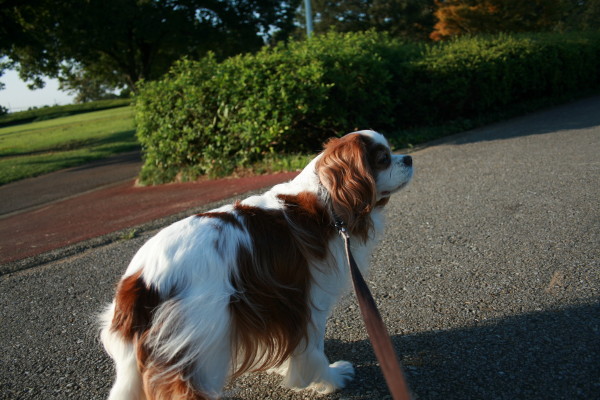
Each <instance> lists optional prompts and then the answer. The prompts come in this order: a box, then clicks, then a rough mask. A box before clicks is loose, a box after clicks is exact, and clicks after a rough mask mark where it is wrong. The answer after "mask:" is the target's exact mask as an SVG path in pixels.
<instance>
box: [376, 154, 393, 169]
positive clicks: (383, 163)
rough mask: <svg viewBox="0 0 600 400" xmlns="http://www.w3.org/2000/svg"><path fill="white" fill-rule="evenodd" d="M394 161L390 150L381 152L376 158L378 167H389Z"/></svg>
mask: <svg viewBox="0 0 600 400" xmlns="http://www.w3.org/2000/svg"><path fill="white" fill-rule="evenodd" d="M391 162H392V158H391V157H390V154H389V153H388V152H383V151H381V152H379V154H378V155H377V158H376V159H375V164H376V165H377V167H378V168H387V167H388V166H389V165H390V163H391Z"/></svg>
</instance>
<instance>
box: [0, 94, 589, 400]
mask: <svg viewBox="0 0 600 400" xmlns="http://www.w3.org/2000/svg"><path fill="white" fill-rule="evenodd" d="M413 157H414V160H415V166H416V169H417V170H416V175H415V180H414V183H413V184H412V185H411V186H410V187H409V188H408V189H406V190H405V191H403V192H401V193H399V194H397V195H396V196H395V197H393V199H392V201H391V202H390V204H389V205H388V215H389V224H388V229H387V235H386V237H385V239H384V241H383V242H382V244H381V246H380V248H379V250H378V252H377V253H376V255H375V256H374V257H373V272H372V274H371V276H370V277H369V282H370V285H371V287H372V290H373V292H374V295H375V297H376V299H377V300H378V303H379V305H380V308H381V311H382V315H383V317H384V319H385V320H386V322H387V324H388V328H389V330H390V333H391V334H392V336H393V340H394V343H395V346H396V349H397V350H398V352H399V354H400V358H401V361H402V363H403V365H404V366H405V369H406V373H407V376H408V380H409V385H410V386H411V388H412V390H413V391H414V394H415V398H416V399H444V400H447V399H460V400H464V399H582V400H583V399H586V400H587V399H598V398H600V373H599V371H600V367H599V366H600V306H599V295H600V265H599V264H600V200H599V199H600V97H593V98H589V99H585V100H581V101H578V102H575V103H573V104H569V105H566V106H562V107H557V108H554V109H551V110H548V111H544V112H539V113H536V114H533V115H529V116H525V117H522V118H517V119H513V120H510V121H507V122H504V123H499V124H495V125H493V126H490V127H486V128H484V129H479V130H476V131H473V132H469V133H467V134H464V135H460V136H456V137H453V138H450V139H448V140H445V141H443V142H440V143H438V144H436V145H434V146H431V147H428V148H426V149H424V150H420V151H417V152H415V153H414V154H413ZM149 234H150V232H148V233H145V234H144V235H142V237H139V238H135V239H132V240H123V241H116V242H114V243H112V244H109V245H106V246H103V247H100V248H96V249H93V250H90V251H87V252H84V253H82V254H79V255H77V256H71V257H68V258H65V259H63V260H60V261H56V262H52V263H48V264H45V265H43V266H40V267H36V268H33V269H29V270H27V271H22V272H17V273H13V274H9V275H4V276H3V277H0V318H1V320H0V342H1V343H2V353H1V355H0V399H67V398H75V399H103V398H105V396H106V394H107V391H108V389H109V387H110V384H111V379H112V373H113V372H112V365H111V364H110V362H109V360H108V358H107V357H106V356H105V355H104V354H103V353H102V351H101V349H100V346H99V344H98V343H97V341H96V331H95V327H94V314H95V313H97V312H98V311H99V310H100V308H101V307H102V305H103V304H104V303H105V302H108V301H109V300H110V298H111V296H112V292H113V289H114V285H115V282H116V280H117V279H118V277H119V275H120V274H121V273H122V271H123V270H124V268H125V266H126V264H127V262H128V260H129V259H130V257H131V256H132V255H133V254H134V252H135V251H136V250H137V248H138V247H139V246H140V245H141V244H142V243H143V242H144V241H145V240H147V238H148V235H149ZM326 349H327V352H328V354H329V356H330V359H331V360H337V359H347V360H349V361H352V362H353V363H354V364H355V366H356V370H357V376H356V379H355V380H354V381H353V382H352V383H351V384H350V385H349V387H348V388H347V389H345V390H343V391H341V392H339V393H336V394H333V395H330V396H327V397H324V398H325V399H339V400H341V399H348V400H349V399H352V400H357V399H386V398H389V397H386V396H387V392H386V388H385V384H384V383H383V380H382V378H381V375H380V372H379V370H378V368H377V365H376V361H375V358H374V356H373V354H372V352H371V350H370V346H369V344H368V342H367V341H366V340H365V333H364V329H363V327H362V322H361V320H360V316H359V312H358V310H357V308H356V306H355V303H354V300H353V298H352V297H351V296H346V297H345V298H344V299H343V301H342V302H341V304H340V305H339V307H337V308H336V310H335V312H334V315H333V317H332V319H331V320H330V322H329V325H328V331H327V343H326ZM278 381H279V378H277V377H276V376H270V375H265V374H261V375H252V376H249V377H246V378H243V379H241V380H239V381H237V382H236V383H234V384H233V385H231V386H230V387H229V388H228V392H227V396H226V398H227V399H256V400H258V399H261V400H263V399H298V400H299V399H312V398H317V397H316V396H313V395H310V394H306V393H294V392H291V391H288V390H285V389H281V388H279V387H278V385H277V383H278Z"/></svg>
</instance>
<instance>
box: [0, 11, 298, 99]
mask: <svg viewBox="0 0 600 400" xmlns="http://www.w3.org/2000/svg"><path fill="white" fill-rule="evenodd" d="M294 1H296V3H293V2H281V1H278V0H0V26H1V27H2V28H0V43H2V44H1V45H0V55H5V56H8V58H9V59H10V61H11V63H12V64H13V65H16V66H17V68H18V70H19V74H20V76H21V77H22V78H23V79H24V80H27V81H30V82H32V84H31V86H33V87H41V86H43V82H42V80H41V76H50V77H59V78H61V79H62V81H63V82H67V86H68V85H70V87H71V88H72V87H74V86H73V85H74V84H75V83H76V81H77V80H73V78H74V77H75V76H79V77H82V76H86V77H87V80H88V81H89V79H90V78H93V79H94V80H96V81H97V82H99V83H100V84H101V85H104V86H105V87H110V88H117V87H121V88H123V87H127V88H129V89H130V90H133V91H135V90H136V85H137V83H138V82H139V81H140V80H153V79H157V78H159V77H160V76H162V75H163V74H164V73H165V72H166V71H167V70H168V68H169V67H170V66H171V64H172V63H173V62H174V61H175V60H177V59H179V58H181V57H182V56H188V57H190V58H200V57H202V56H204V55H205V54H206V53H207V52H209V51H212V52H214V53H215V54H216V55H217V57H220V58H223V57H226V56H230V55H233V54H236V53H239V52H246V51H255V50H257V49H258V48H260V47H261V46H262V45H263V44H264V41H265V39H266V40H268V39H269V38H270V37H271V36H273V35H274V34H275V33H278V34H280V35H281V34H284V35H285V33H286V31H287V32H289V31H290V30H291V27H292V23H291V20H292V19H293V14H294V10H295V7H296V6H295V5H296V4H297V0H294ZM74 71H78V72H77V73H75V72H74ZM68 82H70V83H68Z"/></svg>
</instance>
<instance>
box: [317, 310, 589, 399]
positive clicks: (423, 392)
mask: <svg viewBox="0 0 600 400" xmlns="http://www.w3.org/2000/svg"><path fill="white" fill-rule="evenodd" d="M392 339H393V342H394V345H395V348H396V351H397V353H398V354H399V356H400V359H401V363H402V365H403V367H404V369H405V375H406V376H407V380H408V384H409V386H410V388H411V390H412V391H413V393H414V394H415V398H416V399H444V400H451V399H457V400H459V399H460V400H465V399H511V400H512V399H582V400H583V399H598V398H600V304H590V305H582V306H576V307H570V308H565V309H560V310H553V311H544V312H535V313H529V314H523V315H518V316H514V317H508V318H505V319H501V320H498V321H488V322H486V323H484V324H483V325H481V326H476V327H470V328H464V329H456V330H450V331H437V332H427V333H421V334H415V335H406V336H394V337H393V338H392ZM325 348H326V349H327V353H328V356H329V357H330V359H331V360H338V359H349V360H351V361H353V363H354V364H355V367H356V378H355V380H354V381H353V382H352V383H351V384H350V385H349V386H348V387H347V388H346V389H344V390H343V391H342V392H341V393H340V396H341V397H339V398H351V399H383V398H389V397H386V396H389V395H388V392H387V388H386V386H385V382H384V380H383V377H382V376H381V372H380V371H379V368H378V366H377V363H376V361H375V357H374V355H373V353H372V351H371V347H370V344H369V343H368V341H367V340H364V341H360V342H355V343H346V342H340V341H336V340H329V341H327V342H326V344H325ZM353 354H360V355H361V359H353V358H352V355H353ZM364 355H367V356H366V357H363V356H364ZM334 398H338V396H335V397H334Z"/></svg>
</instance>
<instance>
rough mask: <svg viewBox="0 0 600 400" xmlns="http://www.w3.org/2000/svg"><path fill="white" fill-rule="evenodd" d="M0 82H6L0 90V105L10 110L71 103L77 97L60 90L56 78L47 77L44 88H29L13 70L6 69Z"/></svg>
mask: <svg viewBox="0 0 600 400" xmlns="http://www.w3.org/2000/svg"><path fill="white" fill-rule="evenodd" d="M0 82H2V83H4V84H5V86H4V90H0V106H3V107H6V108H8V110H9V112H16V111H24V110H27V109H28V108H29V107H43V106H53V105H64V104H71V103H72V102H73V99H74V97H75V96H71V95H69V94H67V93H66V92H61V91H59V90H58V80H56V79H45V82H46V86H45V87H44V88H43V89H36V90H29V88H27V84H26V83H25V82H23V81H22V80H21V79H19V75H18V73H17V72H16V71H13V70H8V71H4V75H2V76H1V77H0Z"/></svg>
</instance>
